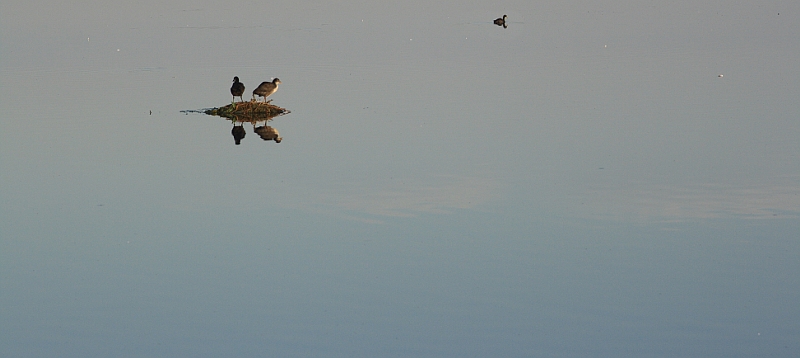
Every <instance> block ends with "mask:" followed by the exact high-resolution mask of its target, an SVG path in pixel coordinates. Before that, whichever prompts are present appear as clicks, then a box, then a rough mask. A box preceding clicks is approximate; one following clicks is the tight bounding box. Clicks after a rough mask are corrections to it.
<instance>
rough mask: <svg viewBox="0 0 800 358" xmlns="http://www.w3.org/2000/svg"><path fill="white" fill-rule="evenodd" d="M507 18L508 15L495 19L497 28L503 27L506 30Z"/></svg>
mask: <svg viewBox="0 0 800 358" xmlns="http://www.w3.org/2000/svg"><path fill="white" fill-rule="evenodd" d="M506 17H508V16H507V15H503V17H498V18H496V19H494V24H495V25H497V26H502V27H503V28H506Z"/></svg>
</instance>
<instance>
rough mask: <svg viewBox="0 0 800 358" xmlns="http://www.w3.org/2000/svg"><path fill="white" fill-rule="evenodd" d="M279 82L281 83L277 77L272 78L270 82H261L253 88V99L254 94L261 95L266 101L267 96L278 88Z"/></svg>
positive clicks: (254, 97)
mask: <svg viewBox="0 0 800 358" xmlns="http://www.w3.org/2000/svg"><path fill="white" fill-rule="evenodd" d="M279 84H281V80H279V79H277V78H276V79H274V80H272V82H261V84H260V85H258V87H257V88H256V89H254V90H253V99H256V96H261V97H264V102H266V101H267V97H269V95H271V94H273V93H275V91H277V90H278V85H279Z"/></svg>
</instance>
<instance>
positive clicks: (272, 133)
mask: <svg viewBox="0 0 800 358" xmlns="http://www.w3.org/2000/svg"><path fill="white" fill-rule="evenodd" d="M253 127H254V128H253V130H254V131H255V132H256V134H258V136H259V137H261V139H263V140H265V141H270V140H274V141H275V143H280V142H281V141H282V140H283V137H281V135H280V134H279V133H278V130H277V129H275V128H272V127H270V126H268V125H267V122H264V125H263V126H260V127H255V124H253Z"/></svg>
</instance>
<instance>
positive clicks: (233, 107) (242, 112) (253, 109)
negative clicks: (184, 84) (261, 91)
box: [205, 101, 289, 120]
mask: <svg viewBox="0 0 800 358" xmlns="http://www.w3.org/2000/svg"><path fill="white" fill-rule="evenodd" d="M270 102H272V101H270ZM270 102H255V101H250V102H235V103H231V104H229V105H227V106H224V107H219V108H211V109H208V110H206V111H205V114H208V115H212V116H220V117H225V118H231V119H237V118H253V119H260V120H266V119H269V118H272V117H277V116H281V115H284V114H287V113H289V110H287V109H286V108H281V107H278V106H275V105H273V104H272V103H270Z"/></svg>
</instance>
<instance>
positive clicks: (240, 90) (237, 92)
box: [231, 76, 244, 102]
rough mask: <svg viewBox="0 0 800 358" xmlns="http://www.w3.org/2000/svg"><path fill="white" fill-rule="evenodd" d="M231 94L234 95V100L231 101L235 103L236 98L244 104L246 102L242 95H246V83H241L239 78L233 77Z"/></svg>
mask: <svg viewBox="0 0 800 358" xmlns="http://www.w3.org/2000/svg"><path fill="white" fill-rule="evenodd" d="M231 94H232V95H233V99H231V102H233V101H235V100H236V97H239V99H240V100H241V101H242V102H244V99H242V95H243V94H244V83H241V82H239V77H237V76H234V77H233V86H231Z"/></svg>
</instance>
